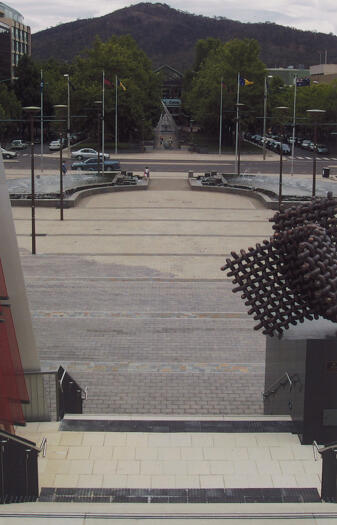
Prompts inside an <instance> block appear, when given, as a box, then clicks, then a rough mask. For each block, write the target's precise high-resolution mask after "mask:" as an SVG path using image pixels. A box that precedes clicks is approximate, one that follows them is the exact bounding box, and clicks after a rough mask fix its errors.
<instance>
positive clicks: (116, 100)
mask: <svg viewBox="0 0 337 525" xmlns="http://www.w3.org/2000/svg"><path fill="white" fill-rule="evenodd" d="M115 86H116V93H115V153H116V154H117V144H118V136H117V133H118V129H117V124H118V118H117V106H118V95H117V75H115Z"/></svg>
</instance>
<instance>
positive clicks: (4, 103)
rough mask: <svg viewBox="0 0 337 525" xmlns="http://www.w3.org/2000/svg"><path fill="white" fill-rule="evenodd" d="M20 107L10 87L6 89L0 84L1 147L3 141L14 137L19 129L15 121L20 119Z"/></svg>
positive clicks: (3, 84) (18, 124)
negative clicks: (15, 131)
mask: <svg viewBox="0 0 337 525" xmlns="http://www.w3.org/2000/svg"><path fill="white" fill-rule="evenodd" d="M20 115H21V105H20V102H19V100H18V99H17V98H16V96H15V93H14V91H13V89H12V88H11V87H7V86H6V85H5V83H1V84H0V144H1V145H2V146H3V145H4V144H5V141H7V140H9V138H10V137H11V136H12V135H14V130H16V128H18V127H20V123H19V122H15V120H17V119H20ZM8 120H13V122H7V121H8Z"/></svg>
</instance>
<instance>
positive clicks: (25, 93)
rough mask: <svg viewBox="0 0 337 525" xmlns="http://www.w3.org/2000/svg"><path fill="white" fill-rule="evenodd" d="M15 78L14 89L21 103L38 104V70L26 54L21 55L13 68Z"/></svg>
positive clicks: (27, 104)
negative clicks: (14, 68)
mask: <svg viewBox="0 0 337 525" xmlns="http://www.w3.org/2000/svg"><path fill="white" fill-rule="evenodd" d="M15 76H16V77H17V80H16V81H15V84H14V91H15V94H16V96H17V98H18V99H19V100H20V102H21V105H22V106H23V107H24V106H39V105H40V72H39V70H38V67H37V65H36V63H35V62H34V61H33V60H32V59H31V58H30V57H29V56H28V55H24V56H23V57H21V59H20V61H19V64H18V66H17V67H16V70H15Z"/></svg>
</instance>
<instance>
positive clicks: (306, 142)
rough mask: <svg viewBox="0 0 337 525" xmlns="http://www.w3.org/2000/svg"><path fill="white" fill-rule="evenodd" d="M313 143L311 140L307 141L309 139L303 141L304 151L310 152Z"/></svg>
mask: <svg viewBox="0 0 337 525" xmlns="http://www.w3.org/2000/svg"><path fill="white" fill-rule="evenodd" d="M311 143H312V141H311V140H307V139H305V140H302V142H301V148H303V149H308V150H309V149H310V144H311Z"/></svg>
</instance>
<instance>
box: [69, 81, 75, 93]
mask: <svg viewBox="0 0 337 525" xmlns="http://www.w3.org/2000/svg"><path fill="white" fill-rule="evenodd" d="M69 86H70V87H71V89H72V90H73V91H76V88H75V86H74V84H73V83H72V82H70V80H69Z"/></svg>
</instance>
